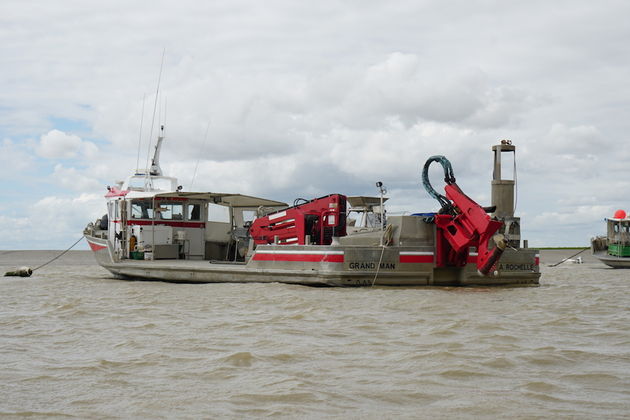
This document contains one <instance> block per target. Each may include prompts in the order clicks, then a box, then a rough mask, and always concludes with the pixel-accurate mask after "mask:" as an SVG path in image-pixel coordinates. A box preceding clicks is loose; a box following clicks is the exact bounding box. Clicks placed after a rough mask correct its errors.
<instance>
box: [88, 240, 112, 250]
mask: <svg viewBox="0 0 630 420" xmlns="http://www.w3.org/2000/svg"><path fill="white" fill-rule="evenodd" d="M88 245H90V248H91V249H92V251H94V252H96V251H100V250H101V249H105V248H107V247H106V246H103V245H99V244H95V243H94V242H90V241H88Z"/></svg>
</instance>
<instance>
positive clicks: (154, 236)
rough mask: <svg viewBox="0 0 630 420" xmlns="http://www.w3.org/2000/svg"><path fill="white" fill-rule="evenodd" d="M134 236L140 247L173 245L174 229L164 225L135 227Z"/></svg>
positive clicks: (132, 228)
mask: <svg viewBox="0 0 630 420" xmlns="http://www.w3.org/2000/svg"><path fill="white" fill-rule="evenodd" d="M131 232H132V235H134V236H135V237H136V240H137V243H138V245H139V246H140V247H144V246H145V245H152V244H154V245H165V244H172V243H173V228H172V227H170V226H163V225H144V226H140V225H134V226H132V227H131Z"/></svg>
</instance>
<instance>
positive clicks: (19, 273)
mask: <svg viewBox="0 0 630 420" xmlns="http://www.w3.org/2000/svg"><path fill="white" fill-rule="evenodd" d="M31 274H33V270H32V269H31V268H30V267H20V268H18V269H17V270H15V271H7V272H6V273H4V276H5V277H9V276H14V277H31Z"/></svg>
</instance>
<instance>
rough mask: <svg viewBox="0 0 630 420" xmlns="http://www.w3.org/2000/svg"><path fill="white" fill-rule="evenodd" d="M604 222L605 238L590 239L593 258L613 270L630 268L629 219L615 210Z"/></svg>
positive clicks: (620, 211)
mask: <svg viewBox="0 0 630 420" xmlns="http://www.w3.org/2000/svg"><path fill="white" fill-rule="evenodd" d="M605 220H606V228H607V232H606V236H597V237H595V238H593V239H591V249H592V251H593V256H595V257H597V258H598V259H599V260H600V261H601V262H603V263H604V264H606V265H608V266H610V267H613V268H630V218H628V215H627V214H626V212H625V211H624V210H617V211H616V212H615V214H614V216H613V217H611V218H607V219H605Z"/></svg>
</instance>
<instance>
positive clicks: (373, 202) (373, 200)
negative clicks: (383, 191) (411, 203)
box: [346, 195, 388, 208]
mask: <svg viewBox="0 0 630 420" xmlns="http://www.w3.org/2000/svg"><path fill="white" fill-rule="evenodd" d="M346 200H348V203H350V207H358V208H370V207H374V206H380V205H381V197H369V196H364V195H355V196H351V197H346ZM387 200H388V198H387V197H383V203H384V202H386V201H387Z"/></svg>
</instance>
